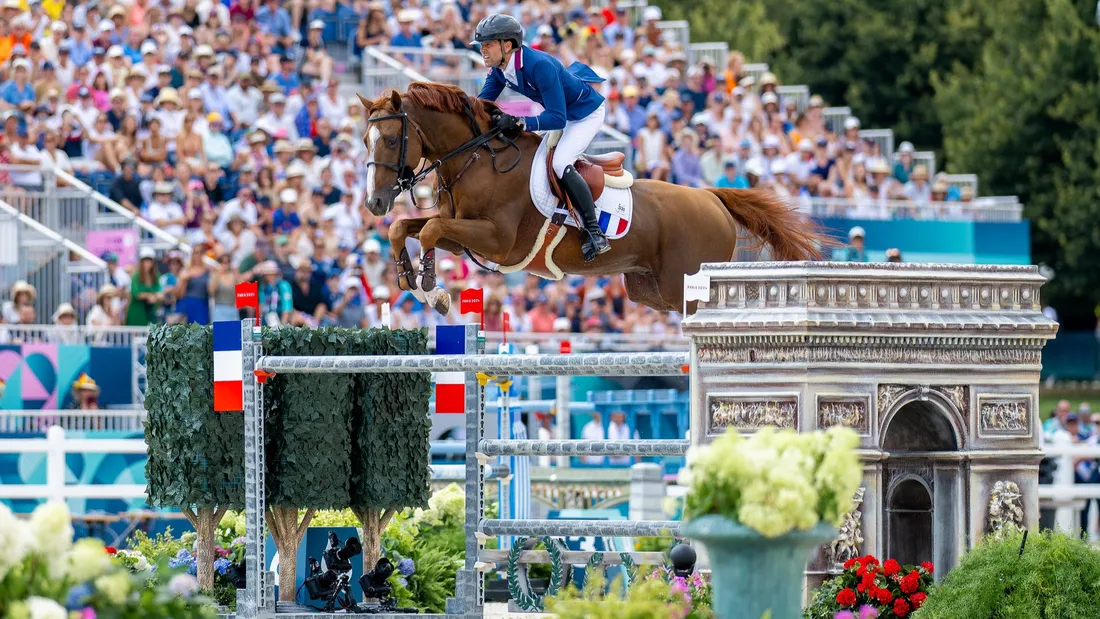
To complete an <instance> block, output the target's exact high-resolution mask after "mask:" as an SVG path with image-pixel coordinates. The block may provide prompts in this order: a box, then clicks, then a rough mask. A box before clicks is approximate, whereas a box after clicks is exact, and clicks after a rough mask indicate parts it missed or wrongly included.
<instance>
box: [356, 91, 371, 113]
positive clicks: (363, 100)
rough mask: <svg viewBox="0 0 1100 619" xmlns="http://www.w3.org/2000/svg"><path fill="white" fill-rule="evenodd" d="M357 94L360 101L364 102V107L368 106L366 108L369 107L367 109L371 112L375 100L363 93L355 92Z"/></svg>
mask: <svg viewBox="0 0 1100 619" xmlns="http://www.w3.org/2000/svg"><path fill="white" fill-rule="evenodd" d="M355 96H356V97H359V103H362V104H363V107H364V108H366V109H367V111H368V112H369V111H370V108H371V106H372V105H374V102H373V101H371V100H370V99H368V98H366V97H364V96H363V95H361V94H359V93H355Z"/></svg>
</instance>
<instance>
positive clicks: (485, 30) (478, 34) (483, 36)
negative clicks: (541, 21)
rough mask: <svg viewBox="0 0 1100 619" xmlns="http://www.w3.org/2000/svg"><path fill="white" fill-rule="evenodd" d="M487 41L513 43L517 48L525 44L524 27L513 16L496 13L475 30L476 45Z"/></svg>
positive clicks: (479, 24) (482, 21)
mask: <svg viewBox="0 0 1100 619" xmlns="http://www.w3.org/2000/svg"><path fill="white" fill-rule="evenodd" d="M485 41H512V43H514V44H515V46H516V47H519V46H520V45H522V44H523V26H521V25H520V24H519V21H518V20H517V19H516V18H515V17H512V16H511V15H504V14H501V13H496V14H493V15H490V16H488V17H486V18H485V19H483V20H481V22H480V23H478V25H477V29H476V30H474V40H473V42H474V43H484V42H485Z"/></svg>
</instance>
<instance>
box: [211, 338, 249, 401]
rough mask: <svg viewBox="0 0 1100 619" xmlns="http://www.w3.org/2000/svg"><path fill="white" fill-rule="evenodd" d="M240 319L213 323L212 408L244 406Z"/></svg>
mask: <svg viewBox="0 0 1100 619" xmlns="http://www.w3.org/2000/svg"><path fill="white" fill-rule="evenodd" d="M241 350H242V346H241V323H240V321H239V320H227V321H220V322H215V323H214V412H216V413H222V412H228V411H240V410H244V370H243V368H242V363H243V358H242V354H243V353H242V352H241Z"/></svg>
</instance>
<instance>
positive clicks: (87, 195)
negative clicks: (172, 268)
mask: <svg viewBox="0 0 1100 619" xmlns="http://www.w3.org/2000/svg"><path fill="white" fill-rule="evenodd" d="M52 172H53V174H55V175H56V177H57V178H58V179H60V180H62V181H64V182H65V183H67V184H68V185H69V186H70V187H72V189H71V190H69V191H71V192H74V193H76V194H77V195H79V196H81V197H82V199H83V200H84V201H85V209H86V210H88V211H89V212H91V211H92V208H91V206H92V205H93V204H94V205H97V206H98V207H101V208H103V209H104V210H105V211H107V212H108V213H109V215H106V214H101V215H100V216H99V217H97V218H96V220H98V221H96V224H97V225H96V227H97V228H99V229H118V228H134V227H136V228H137V229H138V230H139V231H140V232H141V234H142V237H141V244H142V245H149V246H152V247H154V248H156V249H162V250H166V249H178V250H180V251H182V252H183V253H184V254H186V255H191V245H190V244H189V243H187V242H186V241H184V240H183V239H181V238H180V237H177V236H175V235H173V234H169V233H168V232H165V231H164V230H162V229H160V228H158V227H157V226H156V225H154V224H153V223H151V222H149V221H147V220H146V219H144V218H142V217H140V216H138V215H136V214H135V213H134V212H133V211H131V210H130V209H128V208H126V207H125V206H122V205H121V204H119V203H118V202H115V201H114V200H112V199H110V198H108V197H107V196H105V195H103V194H101V193H99V192H98V191H96V190H95V189H93V188H92V187H91V186H90V185H88V184H87V183H85V182H84V181H82V180H80V179H79V178H77V177H75V176H73V175H72V174H69V173H68V172H66V171H64V170H61V169H55V170H53V171H52ZM89 203H90V204H89ZM217 264H218V263H217V261H215V260H211V259H207V265H208V266H211V267H216V266H217Z"/></svg>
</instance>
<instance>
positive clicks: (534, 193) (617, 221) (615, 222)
mask: <svg viewBox="0 0 1100 619" xmlns="http://www.w3.org/2000/svg"><path fill="white" fill-rule="evenodd" d="M549 148H550V140H549V139H548V136H544V137H543V140H542V143H541V144H539V149H538V150H537V151H535V160H534V161H533V162H532V163H531V201H532V202H534V203H535V208H537V209H538V210H539V212H540V213H542V215H543V216H544V217H546V218H547V219H552V218H553V217H554V214H555V213H562V214H564V216H565V224H566V225H568V226H572V227H574V228H581V227H582V226H580V225H578V224H577V222H576V221H575V220H574V219H573V216H572V215H570V214H569V213H568V211H566V209H565V208H564V207H563V206H562V204H561V202H560V201H559V200H558V199H557V198H556V197H554V194H553V193H551V191H550V179H549V178H547V171H546V153H547V151H548V150H549ZM633 216H634V194H633V193H632V192H631V191H630V189H629V188H627V189H619V188H616V187H611V186H609V185H605V186H604V189H603V193H602V194H600V198H599V199H598V200H596V217H597V219H599V221H600V228H601V229H602V230H603V232H604V234H606V235H607V238H609V239H621V238H622V237H624V236H626V233H627V232H628V231H629V230H630V223H631V221H632V220H633Z"/></svg>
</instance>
